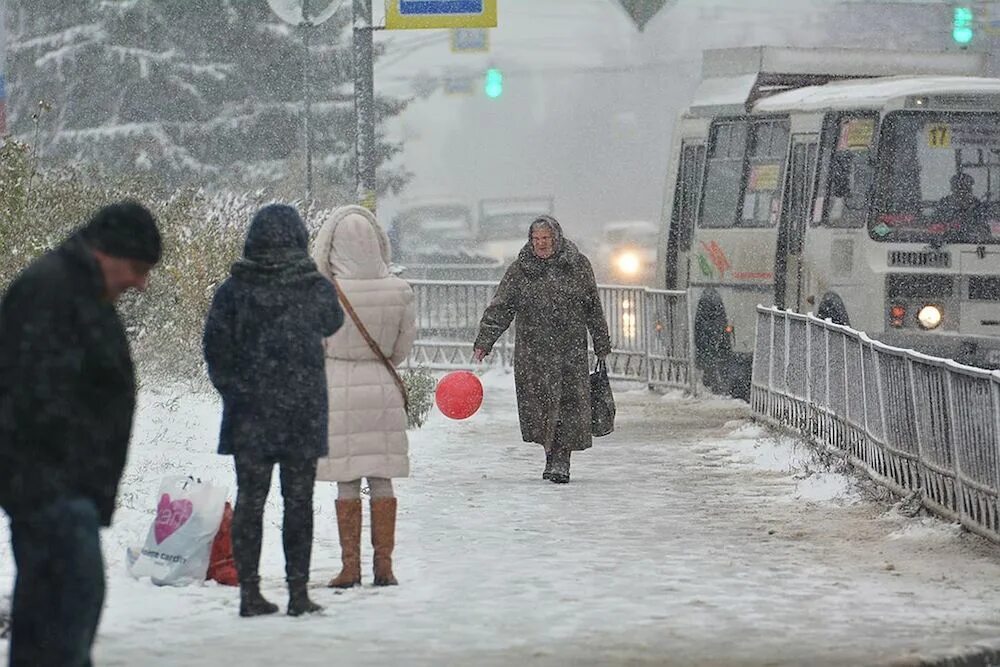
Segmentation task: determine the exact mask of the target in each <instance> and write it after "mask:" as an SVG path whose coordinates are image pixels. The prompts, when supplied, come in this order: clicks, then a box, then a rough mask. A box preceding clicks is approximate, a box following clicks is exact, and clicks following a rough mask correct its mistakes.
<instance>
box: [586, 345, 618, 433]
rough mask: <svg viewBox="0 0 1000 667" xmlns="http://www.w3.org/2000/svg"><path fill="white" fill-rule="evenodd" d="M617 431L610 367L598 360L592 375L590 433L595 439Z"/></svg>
mask: <svg viewBox="0 0 1000 667" xmlns="http://www.w3.org/2000/svg"><path fill="white" fill-rule="evenodd" d="M614 430H615V397H614V395H613V394H612V393H611V382H610V380H608V366H607V364H606V363H605V362H604V360H603V359H598V361H597V365H596V366H594V371H593V372H592V373H591V374H590V433H591V435H593V436H595V437H598V438H599V437H601V436H602V435H607V434H608V433H611V432H612V431H614Z"/></svg>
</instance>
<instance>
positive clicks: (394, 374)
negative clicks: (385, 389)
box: [330, 276, 410, 412]
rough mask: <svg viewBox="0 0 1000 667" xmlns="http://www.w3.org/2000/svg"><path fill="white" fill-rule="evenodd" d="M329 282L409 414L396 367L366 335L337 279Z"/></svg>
mask: <svg viewBox="0 0 1000 667" xmlns="http://www.w3.org/2000/svg"><path fill="white" fill-rule="evenodd" d="M330 281H331V282H333V286H334V287H335V288H336V289H337V296H338V297H340V305H342V306H343V307H344V310H346V311H347V314H348V315H350V316H351V319H352V320H353V321H354V326H356V327H357V328H358V331H360V332H361V337H362V338H364V339H365V342H366V343H368V347H370V348H371V350H372V352H374V353H375V356H376V358H378V360H379V361H381V362H382V364H383V365H384V366H385V368H386V370H388V371H389V375H391V376H392V379H393V381H394V382H395V383H396V386H397V387H398V388H399V393H400V394H402V395H403V408H404V409H405V410H406V411H407V412H409V411H410V399H409V396H407V392H406V385H405V384H403V378H401V377H399V373H398V372H397V371H396V367H395V366H393V365H392V362H391V361H389V359H388V357H386V356H385V354H383V353H382V348H380V347H379V346H378V343H376V342H375V340H374V339H373V338H372V335H371V334H370V333H368V329H366V328H365V325H364V323H362V322H361V318H360V317H358V313H357V312H356V311H355V310H354V306H352V305H351V302H350V301H349V300H348V298H347V295H346V294H344V290H342V289H340V284H339V283H338V282H337V279H336V278H334V277H333V276H330Z"/></svg>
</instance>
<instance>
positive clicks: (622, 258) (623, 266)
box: [615, 250, 642, 276]
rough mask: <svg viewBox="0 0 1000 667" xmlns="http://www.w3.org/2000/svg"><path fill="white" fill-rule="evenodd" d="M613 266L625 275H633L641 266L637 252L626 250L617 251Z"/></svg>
mask: <svg viewBox="0 0 1000 667" xmlns="http://www.w3.org/2000/svg"><path fill="white" fill-rule="evenodd" d="M615 268H617V269H618V272H619V273H621V274H623V275H626V276H634V275H636V274H638V273H639V270H640V269H641V268H642V260H641V259H639V253H637V252H633V251H631V250H627V251H625V252H622V253H619V254H618V256H617V257H615Z"/></svg>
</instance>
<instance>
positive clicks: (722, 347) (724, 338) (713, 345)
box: [694, 289, 732, 393]
mask: <svg viewBox="0 0 1000 667" xmlns="http://www.w3.org/2000/svg"><path fill="white" fill-rule="evenodd" d="M694 352H695V357H694V359H695V366H697V367H698V368H700V369H701V370H702V373H703V375H702V378H703V382H704V383H705V386H706V387H708V388H709V389H711V390H712V391H713V392H715V393H725V392H728V390H729V382H728V375H729V371H730V368H729V366H730V356H731V352H732V346H731V344H730V341H729V336H728V335H727V334H726V308H725V306H723V304H722V298H721V297H720V296H719V294H718V292H716V291H715V290H713V289H708V290H706V291H705V293H704V294H703V295H702V297H701V299H700V300H699V301H698V308H697V309H696V310H695V314H694Z"/></svg>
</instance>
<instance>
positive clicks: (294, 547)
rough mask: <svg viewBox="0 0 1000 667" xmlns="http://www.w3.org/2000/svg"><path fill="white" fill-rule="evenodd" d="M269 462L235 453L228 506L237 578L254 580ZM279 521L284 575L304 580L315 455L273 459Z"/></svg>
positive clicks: (308, 554) (310, 532)
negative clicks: (278, 479) (233, 495)
mask: <svg viewBox="0 0 1000 667" xmlns="http://www.w3.org/2000/svg"><path fill="white" fill-rule="evenodd" d="M274 463H275V462H274V461H261V460H259V459H251V458H248V457H243V456H237V457H236V485H237V490H236V508H235V509H234V510H233V558H234V560H235V561H236V571H237V573H238V574H239V579H240V583H242V584H254V583H257V582H259V581H260V575H259V573H258V567H259V565H260V545H261V533H262V531H263V521H264V503H265V502H267V493H268V491H269V490H270V488H271V471H272V470H273V469H274ZM278 465H279V468H280V473H279V474H280V476H281V496H282V498H283V499H284V504H285V508H284V523H283V526H282V536H281V542H282V545H283V546H284V548H285V578H286V579H287V580H288V582H289V583H295V582H305V581H308V580H309V562H310V560H311V558H312V540H313V503H312V501H313V487H314V485H315V483H316V459H299V460H289V461H281V462H279V463H278Z"/></svg>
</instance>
